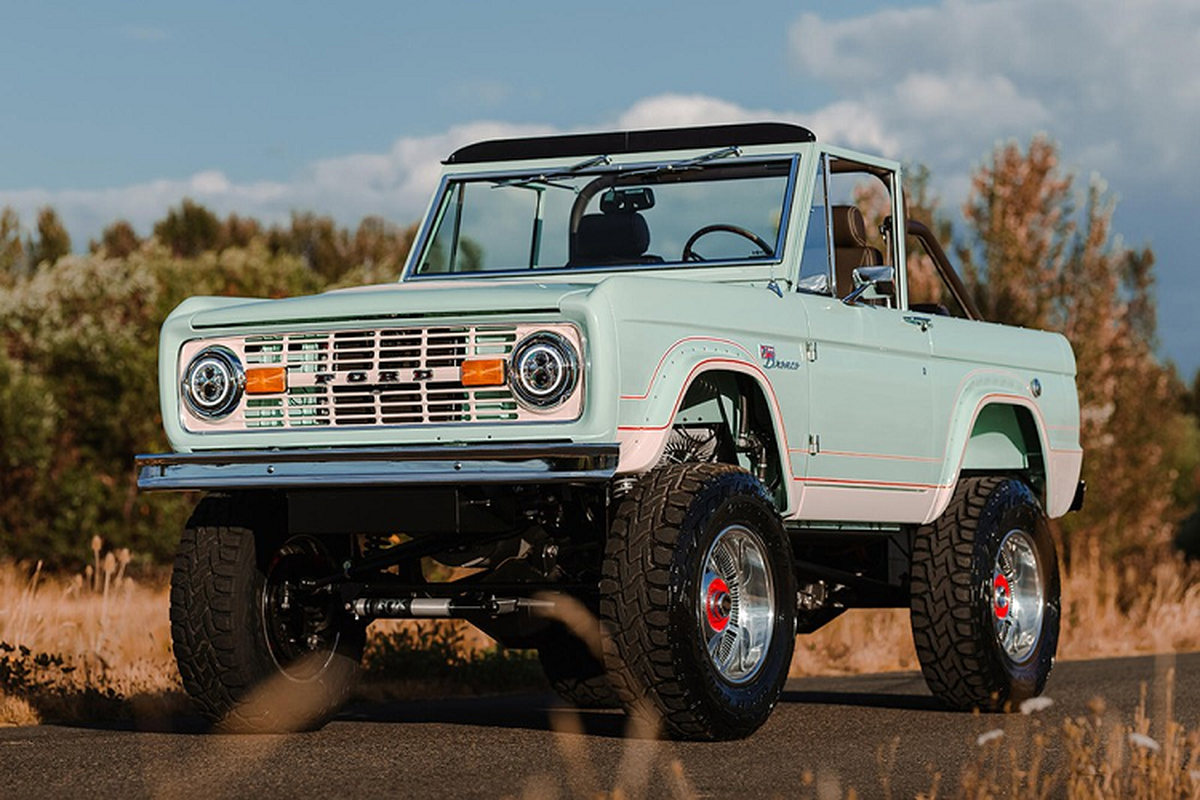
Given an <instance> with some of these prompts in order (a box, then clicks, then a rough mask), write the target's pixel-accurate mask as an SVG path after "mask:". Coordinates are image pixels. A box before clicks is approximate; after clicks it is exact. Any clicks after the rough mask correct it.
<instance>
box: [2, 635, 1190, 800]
mask: <svg viewBox="0 0 1200 800" xmlns="http://www.w3.org/2000/svg"><path fill="white" fill-rule="evenodd" d="M1171 668H1174V681H1173V690H1172V691H1170V692H1168V691H1167V686H1168V680H1167V677H1166V676H1167V674H1168V670H1170V669H1171ZM1143 686H1144V687H1145V689H1144V691H1145V693H1146V705H1147V707H1148V709H1147V710H1148V711H1149V713H1150V716H1151V719H1152V720H1153V722H1154V725H1155V727H1153V728H1152V729H1151V734H1152V735H1156V736H1161V726H1162V725H1163V723H1164V721H1165V719H1166V716H1167V713H1168V710H1167V709H1168V703H1169V704H1170V706H1171V708H1172V710H1171V713H1172V714H1173V717H1174V718H1175V719H1176V720H1177V721H1179V722H1181V723H1183V724H1184V725H1186V726H1187V727H1188V728H1189V729H1193V730H1194V729H1196V728H1197V727H1200V653H1194V654H1190V655H1182V656H1178V657H1170V656H1159V657H1145V658H1125V659H1109V660H1103V661H1084V662H1068V663H1062V664H1059V665H1058V666H1057V667H1056V668H1055V671H1054V674H1053V675H1052V676H1051V679H1050V684H1049V687H1048V689H1047V692H1046V696H1047V697H1049V698H1051V699H1052V700H1053V701H1054V703H1053V705H1052V706H1050V707H1049V708H1047V709H1045V710H1042V711H1038V712H1036V713H1034V714H1030V715H1027V716H1025V715H1021V714H1012V715H971V714H961V713H952V712H947V711H944V710H941V708H940V707H939V706H938V705H937V703H936V702H934V700H933V699H932V698H931V697H930V696H929V693H928V692H927V691H926V689H925V685H924V683H923V681H922V680H921V677H920V675H919V674H916V673H891V674H883V675H868V676H856V677H845V678H809V679H802V680H793V681H791V682H790V683H789V684H788V687H787V691H786V693H785V694H784V696H783V699H782V700H781V702H780V704H779V706H778V707H777V708H776V710H775V713H774V714H773V715H772V717H771V719H770V720H769V721H768V722H767V724H766V725H765V726H764V727H763V728H762V729H761V730H760V731H759V732H758V733H757V734H755V735H754V736H753V737H751V738H750V739H748V740H746V741H741V742H724V743H716V744H708V743H680V742H663V741H655V740H652V739H644V738H643V739H631V738H627V736H626V734H627V730H626V720H625V718H624V717H623V716H622V715H620V714H618V713H616V712H585V713H582V714H577V713H575V712H573V711H565V710H563V709H561V708H558V707H557V706H556V705H555V703H554V699H553V698H552V697H549V696H546V695H510V696H505V697H489V698H458V699H450V700H441V701H433V700H421V701H411V702H398V703H388V704H377V705H369V706H358V707H352V708H350V709H349V710H348V711H346V712H345V713H343V714H342V715H341V716H339V717H338V718H337V719H336V720H334V721H333V722H331V723H330V724H329V725H327V726H326V727H325V728H324V729H322V730H320V731H317V732H314V733H305V734H294V735H287V736H229V735H217V734H212V733H208V732H206V731H205V730H204V727H203V726H202V725H201V724H200V722H199V720H197V719H195V718H191V717H180V718H172V719H158V720H144V721H141V722H139V724H138V725H123V726H92V727H63V726H41V727H34V728H10V729H3V730H0V797H4V798H8V797H67V796H88V797H94V796H108V797H120V798H122V800H124V798H129V797H143V796H148V797H203V798H206V800H216V798H223V797H255V796H257V797H262V798H266V797H321V798H329V797H380V796H385V797H388V796H403V797H414V796H416V797H426V796H428V797H499V796H527V797H555V796H559V797H570V796H582V795H588V796H595V795H596V793H597V792H601V791H613V790H614V789H621V790H622V791H623V792H624V794H625V796H627V797H637V796H649V797H664V796H672V795H685V794H686V795H700V796H710V797H763V798H765V797H774V796H782V797H796V796H810V797H826V796H842V795H844V794H845V793H846V791H847V790H849V789H850V788H851V787H853V788H854V789H855V790H856V792H857V794H858V796H859V797H866V798H871V797H882V796H885V795H886V794H887V791H888V789H889V786H888V783H890V790H891V792H892V793H893V795H894V796H896V797H912V796H914V795H915V794H916V793H918V792H926V793H927V792H929V790H930V789H931V788H932V787H933V786H934V784H935V782H937V783H938V785H940V787H941V790H940V792H939V793H940V794H943V795H945V794H957V792H956V791H954V790H955V789H956V788H957V787H958V786H959V781H960V776H961V774H962V771H963V769H964V767H965V766H966V765H968V764H969V763H972V762H974V761H975V760H976V759H978V758H979V757H980V755H981V753H982V751H983V750H984V749H985V748H986V747H987V746H988V745H985V746H984V747H981V746H980V745H979V744H978V743H977V742H978V739H979V737H980V736H981V735H982V734H985V733H987V732H989V731H993V730H996V729H1000V730H1003V731H1004V732H1005V735H1004V736H1003V737H1001V739H1000V741H1001V742H1003V743H1004V744H1005V745H1006V746H1008V747H1012V748H1014V749H1015V752H1017V753H1018V757H1019V758H1024V757H1028V756H1031V755H1032V753H1033V751H1034V749H1035V745H1034V739H1033V737H1034V735H1035V734H1037V733H1042V734H1045V735H1046V745H1045V746H1044V747H1039V748H1037V749H1038V750H1040V751H1041V752H1042V754H1043V756H1044V757H1045V758H1046V759H1047V760H1048V762H1049V764H1048V766H1049V767H1050V768H1053V767H1054V765H1055V764H1056V763H1061V758H1062V749H1063V748H1062V737H1061V734H1060V733H1059V730H1060V726H1061V723H1062V721H1063V719H1064V718H1065V717H1068V716H1070V717H1079V716H1084V715H1087V714H1089V713H1090V712H1089V710H1088V704H1089V701H1091V700H1092V699H1093V698H1096V697H1102V698H1104V699H1105V701H1106V706H1107V709H1108V710H1107V712H1105V713H1106V715H1107V717H1106V718H1108V719H1113V720H1116V719H1122V720H1124V721H1126V722H1129V721H1131V720H1132V718H1133V714H1134V711H1135V709H1136V708H1137V706H1138V704H1139V699H1140V697H1141V694H1142V692H1143ZM885 780H886V782H885ZM948 790H949V791H948Z"/></svg>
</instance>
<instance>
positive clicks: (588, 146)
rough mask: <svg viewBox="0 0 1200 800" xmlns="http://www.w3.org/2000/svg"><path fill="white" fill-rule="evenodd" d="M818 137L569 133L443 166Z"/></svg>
mask: <svg viewBox="0 0 1200 800" xmlns="http://www.w3.org/2000/svg"><path fill="white" fill-rule="evenodd" d="M816 140H817V137H816V135H815V134H814V133H813V132H812V131H810V130H808V129H807V128H802V127H800V126H799V125H791V124H788V123H785V122H753V123H741V124H737V125H705V126H703V127H697V128H658V129H655V130H639V131H613V132H611V133H572V134H566V135H562V136H535V137H529V138H524V139H490V140H488V141H484V142H476V143H475V144H469V145H467V146H466V147H460V148H459V149H457V150H455V151H454V152H453V153H451V154H450V157H449V158H447V159H446V162H445V163H447V164H477V163H481V162H484V161H522V160H525V159H537V158H560V157H567V156H578V157H581V158H582V157H586V156H600V155H606V156H611V155H617V154H619V153H646V152H652V151H656V150H695V149H699V148H704V147H712V148H717V147H730V146H732V145H736V146H738V147H746V146H749V145H755V144H787V143H798V142H815V141H816Z"/></svg>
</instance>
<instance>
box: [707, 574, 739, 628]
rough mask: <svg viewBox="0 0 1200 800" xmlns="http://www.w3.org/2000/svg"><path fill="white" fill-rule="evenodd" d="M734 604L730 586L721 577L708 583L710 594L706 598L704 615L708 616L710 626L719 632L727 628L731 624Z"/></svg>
mask: <svg viewBox="0 0 1200 800" xmlns="http://www.w3.org/2000/svg"><path fill="white" fill-rule="evenodd" d="M732 604H733V603H732V599H731V598H730V596H729V586H728V585H727V584H726V583H725V581H724V580H722V579H721V578H714V579H713V581H712V583H710V584H709V585H708V594H707V595H706V596H705V598H704V616H706V617H707V618H708V626H709V627H710V628H712V629H713V630H714V631H716V632H718V633H720V632H721V631H723V630H725V627H726V626H727V625H729V612H730V607H731V606H732Z"/></svg>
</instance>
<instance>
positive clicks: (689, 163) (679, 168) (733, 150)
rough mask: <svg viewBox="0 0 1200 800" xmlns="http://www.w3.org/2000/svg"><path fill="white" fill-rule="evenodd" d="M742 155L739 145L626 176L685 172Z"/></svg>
mask: <svg viewBox="0 0 1200 800" xmlns="http://www.w3.org/2000/svg"><path fill="white" fill-rule="evenodd" d="M741 154H742V149H741V148H740V147H738V146H737V145H730V146H729V147H722V148H721V149H720V150H713V151H712V152H711V153H705V154H704V155H702V156H696V157H695V158H686V159H684V160H683V161H672V162H671V163H670V164H659V165H657V166H654V167H647V168H646V169H637V170H633V171H632V172H626V173H625V174H626V175H661V174H662V173H664V172H683V171H685V170H689V169H698V168H700V167H702V166H704V165H705V164H707V163H708V162H710V161H718V160H720V159H722V158H730V157H731V156H732V157H737V156H740V155H741Z"/></svg>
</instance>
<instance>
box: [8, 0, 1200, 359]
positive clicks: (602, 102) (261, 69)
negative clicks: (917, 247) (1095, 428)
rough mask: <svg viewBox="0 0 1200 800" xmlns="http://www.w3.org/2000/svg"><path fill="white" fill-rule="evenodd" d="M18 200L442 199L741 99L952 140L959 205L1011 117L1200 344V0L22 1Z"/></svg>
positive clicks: (321, 204) (725, 114)
mask: <svg viewBox="0 0 1200 800" xmlns="http://www.w3.org/2000/svg"><path fill="white" fill-rule="evenodd" d="M3 19H4V21H5V22H4V30H5V36H4V39H5V44H4V47H3V48H0V74H3V75H4V76H5V80H3V81H0V153H2V154H3V161H0V204H9V205H13V206H14V207H16V208H17V209H18V210H19V211H20V212H21V214H22V218H23V220H25V222H26V223H27V224H28V223H29V222H31V221H32V220H33V217H34V214H35V213H36V209H37V207H39V206H40V205H45V204H53V205H54V206H55V207H56V208H58V209H59V211H60V213H62V215H63V216H64V218H65V219H66V221H67V224H68V227H69V229H70V231H71V233H72V235H73V237H74V238H75V240H76V244H77V246H81V245H83V244H84V243H86V240H87V239H88V238H89V237H92V236H95V235H96V234H97V233H98V232H99V230H100V229H101V228H102V227H103V226H104V225H105V224H108V223H109V222H111V221H112V220H113V219H116V218H118V217H125V218H128V219H130V220H131V221H132V222H133V223H134V225H135V227H137V228H138V229H139V230H141V231H142V232H146V231H147V230H148V228H149V225H150V223H151V222H152V221H153V220H155V219H158V218H160V217H161V216H162V215H163V213H164V212H165V209H166V208H167V207H168V206H169V205H171V204H173V203H176V202H178V201H179V200H180V199H181V198H182V197H184V196H191V197H194V198H195V199H197V200H199V201H201V202H204V203H206V204H208V205H209V206H211V207H213V208H214V209H216V210H218V211H220V212H222V213H227V212H230V211H237V212H238V213H243V214H252V215H255V216H259V217H261V218H263V219H267V220H282V219H286V217H287V214H288V212H289V210H290V209H292V208H303V209H310V210H314V211H318V212H322V213H329V214H333V215H334V216H336V217H337V218H339V219H340V220H341V221H342V222H344V223H347V224H353V223H355V222H357V220H358V219H359V218H360V217H361V216H363V215H364V214H370V213H375V214H381V215H383V216H385V217H388V218H390V219H393V220H395V221H396V222H408V221H410V220H413V219H415V218H416V217H418V216H419V215H420V214H421V212H422V211H423V205H424V202H425V200H426V198H427V195H428V193H429V191H430V189H431V183H432V180H433V178H434V176H436V174H437V161H438V159H440V158H442V157H444V156H445V155H446V154H447V153H448V152H449V151H450V150H452V149H453V148H454V147H456V146H458V145H460V144H463V143H465V142H467V141H470V140H472V139H476V138H482V137H487V136H494V135H510V134H514V133H521V132H526V131H528V132H545V131H552V130H582V129H600V128H613V127H616V126H626V125H627V126H637V127H649V126H654V125H674V124H689V123H700V122H723V121H730V120H735V119H764V118H779V119H786V120H793V121H798V122H802V123H805V124H807V125H809V126H810V127H812V128H813V129H814V130H816V132H817V134H818V136H820V137H821V138H822V139H826V140H829V141H834V142H837V143H840V144H846V145H849V146H857V147H861V148H863V149H866V150H871V151H877V152H883V153H885V154H887V155H890V156H893V157H896V158H900V159H902V160H916V161H921V162H924V163H926V164H928V165H929V166H930V167H931V168H932V169H933V171H934V178H935V183H936V185H935V188H936V189H937V190H938V191H939V193H940V194H941V196H942V198H943V201H944V205H945V208H946V210H947V211H948V212H949V213H950V214H951V216H953V217H958V207H959V206H960V205H961V202H962V199H963V197H964V196H965V192H966V185H967V184H966V181H967V175H968V174H969V172H970V170H971V168H972V167H973V166H975V165H977V164H978V163H979V162H980V160H981V159H983V158H984V157H985V155H986V154H987V153H988V152H989V151H990V149H991V148H992V146H993V145H994V144H995V143H996V142H997V141H1002V140H1005V139H1008V138H1013V137H1015V138H1017V139H1018V140H1021V141H1027V140H1028V139H1029V137H1030V136H1031V135H1032V134H1033V133H1034V132H1044V133H1047V134H1049V135H1050V136H1052V137H1053V138H1055V139H1057V140H1059V141H1060V142H1061V143H1062V147H1063V156H1064V161H1065V163H1066V165H1067V166H1068V167H1070V168H1072V169H1075V170H1077V171H1078V172H1079V173H1080V175H1081V178H1082V179H1083V182H1086V180H1087V179H1088V177H1089V176H1090V175H1091V174H1092V173H1098V174H1100V175H1102V176H1103V177H1104V178H1105V179H1106V180H1107V181H1108V185H1109V187H1110V189H1111V190H1112V191H1114V192H1115V193H1116V194H1117V195H1118V196H1119V197H1120V198H1121V202H1120V205H1119V207H1118V213H1117V230H1118V231H1119V232H1121V233H1122V234H1124V237H1125V240H1126V241H1127V242H1128V243H1130V244H1132V245H1139V244H1142V243H1148V244H1150V245H1152V246H1153V247H1154V249H1155V251H1156V254H1157V255H1158V268H1157V272H1158V278H1159V287H1160V288H1159V298H1160V306H1161V311H1160V332H1161V337H1162V340H1163V347H1162V352H1163V353H1164V354H1165V355H1166V356H1168V357H1170V358H1172V359H1174V360H1175V361H1176V362H1177V363H1179V365H1180V366H1181V368H1182V370H1183V372H1184V373H1185V374H1186V375H1190V373H1191V372H1192V371H1193V370H1194V369H1196V368H1197V367H1198V366H1200V347H1197V346H1196V345H1197V344H1200V314H1198V313H1196V311H1195V309H1196V308H1197V304H1200V269H1197V268H1196V267H1194V266H1193V262H1194V260H1195V257H1194V256H1193V253H1192V251H1193V249H1194V247H1195V245H1194V244H1193V242H1192V239H1193V237H1194V234H1193V231H1194V229H1195V228H1196V227H1197V223H1198V222H1200V220H1198V219H1197V216H1198V215H1197V210H1198V209H1200V149H1198V148H1197V147H1196V145H1195V143H1194V140H1195V135H1196V132H1197V131H1198V130H1200V3H1196V2H1195V1H1194V0H1137V2H1129V0H992V1H991V2H968V0H940V1H936V2H926V3H905V2H868V0H840V1H839V2H830V3H796V2H790V3H787V2H771V1H770V0H768V1H767V2H760V3H754V4H742V5H736V4H731V3H728V2H721V3H717V2H707V1H703V2H700V1H695V2H687V3H682V2H671V3H667V2H654V0H641V2H628V1H627V0H610V1H609V2H607V3H594V4H587V5H583V4H579V5H576V4H569V3H563V2H561V0H559V1H558V2H542V1H541V0H537V1H536V2H522V3H515V2H508V3H505V2H495V1H494V0H493V2H474V1H472V0H462V2H456V3H437V4H435V3H421V4H407V3H396V2H360V3H355V4H332V3H327V2H322V3H315V2H298V1H296V0H293V1H292V2H275V1H272V2H257V3H250V2H242V3H230V2H209V3H202V4H196V3H186V4H184V3H178V4H176V3H171V4H167V3H162V4H150V3H123V4H115V3H109V4H101V3H96V2H90V3H87V2H52V1H50V0H48V2H45V3H28V2H12V3H5V4H4V14H3Z"/></svg>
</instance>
